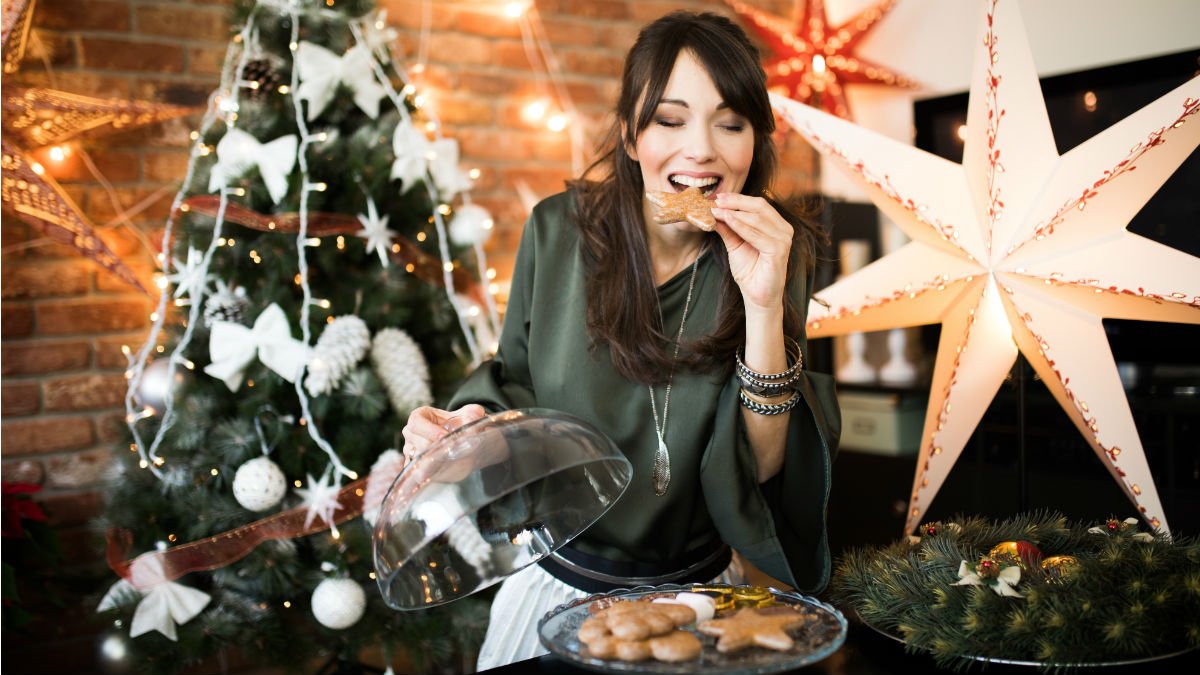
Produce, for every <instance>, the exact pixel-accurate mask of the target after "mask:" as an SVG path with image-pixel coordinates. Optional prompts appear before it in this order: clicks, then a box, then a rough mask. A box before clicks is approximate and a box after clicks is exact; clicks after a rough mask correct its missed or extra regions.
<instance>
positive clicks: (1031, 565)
mask: <svg viewBox="0 0 1200 675" xmlns="http://www.w3.org/2000/svg"><path fill="white" fill-rule="evenodd" d="M988 557H990V558H994V559H996V560H999V561H1000V562H1002V563H1006V564H1009V565H1016V566H1017V567H1020V568H1021V573H1022V574H1029V572H1030V570H1035V569H1037V567H1038V565H1039V564H1040V563H1041V562H1042V552H1041V550H1039V549H1038V547H1036V546H1034V545H1033V544H1031V543H1029V542H1027V541H1020V540H1018V541H1002V542H1000V543H999V544H996V545H995V546H993V547H992V550H991V551H988Z"/></svg>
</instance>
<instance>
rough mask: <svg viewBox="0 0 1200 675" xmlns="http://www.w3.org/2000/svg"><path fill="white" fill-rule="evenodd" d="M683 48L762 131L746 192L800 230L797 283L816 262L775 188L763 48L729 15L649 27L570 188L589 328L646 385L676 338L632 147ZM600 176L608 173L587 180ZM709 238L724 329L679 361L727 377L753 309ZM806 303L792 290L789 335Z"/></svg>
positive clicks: (657, 380)
mask: <svg viewBox="0 0 1200 675" xmlns="http://www.w3.org/2000/svg"><path fill="white" fill-rule="evenodd" d="M684 50H687V51H689V52H691V53H692V54H693V55H695V56H696V58H697V59H698V60H699V61H700V63H701V64H702V65H703V66H704V69H705V70H706V71H708V74H709V76H710V77H711V78H712V80H713V83H714V84H715V85H716V88H717V91H718V92H719V93H720V94H721V97H722V100H724V102H725V103H726V104H728V105H729V108H730V109H731V110H732V111H733V112H735V113H737V114H739V115H741V116H742V117H744V118H745V119H746V120H747V121H748V122H749V123H750V126H751V127H752V128H753V129H754V158H753V161H752V163H751V166H750V170H749V173H748V174H747V177H746V184H745V185H744V186H743V188H742V193H743V194H748V195H760V196H763V197H765V198H766V199H767V200H768V201H770V202H771V204H772V206H774V207H775V208H776V210H778V211H779V213H780V214H781V215H783V217H784V218H785V219H787V220H788V221H789V222H790V223H791V224H792V227H793V231H794V233H795V235H794V237H793V240H792V252H791V255H790V256H789V258H788V271H787V278H788V280H789V281H790V280H791V279H792V278H793V275H795V274H798V273H802V270H807V269H809V265H810V264H811V261H812V257H813V250H814V238H815V237H816V236H817V231H816V229H815V228H814V227H813V226H812V225H811V224H810V223H809V222H808V221H807V220H805V219H804V218H802V217H800V216H799V215H797V214H796V213H795V212H793V210H792V209H789V208H786V207H785V206H784V205H783V204H781V203H779V202H778V201H777V200H776V199H775V198H774V197H773V196H772V195H771V193H770V192H769V191H768V187H769V186H770V184H771V180H772V179H773V178H774V175H775V169H776V164H777V159H776V154H775V144H774V142H773V141H772V140H771V134H772V133H773V132H774V131H775V117H774V114H773V113H772V111H771V104H770V100H769V99H768V97H767V87H766V74H765V73H764V72H763V69H762V66H760V65H759V55H758V50H757V49H756V48H755V47H754V45H753V44H751V42H750V40H749V39H748V38H747V37H746V34H745V33H744V32H743V31H742V30H741V29H740V28H738V27H737V25H735V24H734V23H733V22H732V21H730V20H729V19H727V18H725V17H723V16H721V15H719V14H713V13H703V14H693V13H688V12H674V13H672V14H668V15H666V16H664V17H662V18H661V19H658V20H657V21H654V22H653V23H651V24H649V25H647V26H646V27H645V28H643V29H642V31H641V33H640V34H639V35H638V39H637V41H636V42H635V43H634V45H633V47H632V48H631V49H630V50H629V55H628V56H627V57H626V59H625V71H624V75H623V76H622V78H621V96H620V99H619V100H618V102H617V108H616V115H615V120H614V122H613V125H612V127H611V128H610V129H609V131H608V135H607V136H606V138H605V140H604V142H603V143H602V144H601V146H600V151H601V154H600V157H599V159H597V160H596V161H595V162H594V163H593V164H592V165H591V166H590V167H588V169H587V170H586V171H585V172H584V174H583V177H582V178H581V179H580V180H578V181H574V182H573V183H572V187H573V188H574V189H575V191H576V195H577V205H578V208H577V211H576V224H577V226H578V227H579V230H580V237H581V241H582V250H583V254H584V260H585V263H586V264H587V266H588V268H589V278H588V283H587V294H588V301H587V302H588V305H587V327H588V333H589V335H590V336H591V339H592V346H593V348H595V347H599V346H601V345H608V348H609V351H610V353H611V356H612V361H613V365H614V366H616V368H617V370H618V371H619V372H620V373H621V374H622V375H624V376H625V377H627V378H629V379H631V380H634V381H638V382H643V383H646V384H661V383H663V382H665V381H666V380H667V377H668V375H669V373H670V372H671V367H672V363H671V357H670V355H669V354H668V353H667V352H666V350H664V349H663V345H664V343H665V342H667V341H669V339H670V338H668V337H667V336H666V335H665V334H664V330H663V327H662V325H661V319H660V315H659V307H658V295H657V290H656V283H655V278H654V268H653V265H652V264H651V260H650V251H649V248H648V244H647V242H646V230H645V224H644V215H643V210H642V209H643V207H642V200H643V193H644V191H645V188H644V186H643V183H642V174H641V170H640V168H639V165H638V163H637V162H636V161H634V160H633V158H631V157H630V156H629V154H628V152H627V151H626V148H627V147H633V146H634V145H635V144H636V143H637V138H638V136H639V135H640V134H641V133H642V131H644V130H645V129H646V127H647V126H649V125H650V123H651V122H652V121H653V119H654V115H655V111H656V110H657V109H658V105H659V102H660V101H661V99H662V97H663V91H664V90H665V89H666V86H667V81H668V80H669V79H670V77H671V72H672V70H673V69H674V66H675V61H676V59H677V58H678V56H679V53H680V52H682V51H684ZM639 98H640V99H641V105H640V107H639V106H638V100H639ZM625 130H628V131H627V132H626V131H625ZM623 132H624V133H623ZM626 134H627V135H628V137H625V136H626ZM595 173H603V174H604V175H603V176H602V177H599V178H596V179H589V176H590V175H592V174H595ZM708 237H709V241H708V243H707V246H708V248H709V249H711V250H712V251H713V259H714V261H716V263H717V264H718V265H719V266H720V268H721V270H722V271H723V272H724V275H723V278H724V280H725V281H724V283H723V285H722V289H721V299H720V304H719V310H718V316H717V328H716V330H715V331H714V332H713V333H712V334H710V335H708V336H706V337H704V338H702V339H700V340H697V341H695V342H691V343H688V344H685V345H684V348H685V352H686V356H681V357H680V363H681V364H682V365H683V366H684V367H686V368H690V369H693V370H700V371H713V372H723V373H726V374H727V373H728V372H729V370H730V369H731V368H732V366H733V355H734V352H735V350H736V349H737V348H738V347H740V346H741V345H742V344H744V342H745V307H743V305H742V296H741V292H740V291H739V290H738V286H737V284H736V283H734V281H733V277H732V275H731V274H730V273H729V259H728V257H727V254H726V251H725V247H724V245H723V244H722V243H721V240H720V237H719V236H718V235H717V234H716V233H712V234H709V235H708ZM803 309H804V308H801V307H796V306H794V303H793V302H792V300H791V299H790V298H789V297H787V296H786V295H785V296H784V316H783V331H784V335H788V336H795V337H799V336H800V335H801V334H802V332H803V329H804V325H803V317H804V313H803Z"/></svg>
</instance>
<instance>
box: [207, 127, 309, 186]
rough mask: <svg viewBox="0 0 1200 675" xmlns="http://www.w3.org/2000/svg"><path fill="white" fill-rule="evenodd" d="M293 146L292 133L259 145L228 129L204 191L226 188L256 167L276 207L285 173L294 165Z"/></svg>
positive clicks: (248, 137)
mask: <svg viewBox="0 0 1200 675" xmlns="http://www.w3.org/2000/svg"><path fill="white" fill-rule="evenodd" d="M297 144H298V140H297V139H296V135H295V134H288V135H287V136H280V137H279V138H276V139H275V140H273V141H271V142H269V143H259V142H258V139H257V138H255V137H253V136H251V135H250V134H248V133H246V132H245V131H242V130H241V129H238V128H233V129H230V130H229V131H227V132H225V135H224V136H222V137H221V141H220V142H219V143H217V163H216V165H214V166H213V168H212V173H210V174H209V178H208V191H209V192H215V191H217V190H219V189H221V188H223V187H226V186H227V185H228V184H229V183H230V181H232V180H233V179H235V178H237V177H238V176H240V175H242V174H243V173H245V172H246V171H247V170H248V169H250V168H251V167H258V173H259V175H261V176H262V180H263V183H265V184H266V186H267V192H269V193H270V194H271V201H273V202H275V203H276V204H278V203H279V201H280V200H282V199H283V197H284V196H285V195H286V194H287V189H288V174H290V173H291V172H292V167H294V166H295V165H296V147H297Z"/></svg>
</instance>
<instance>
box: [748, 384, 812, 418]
mask: <svg viewBox="0 0 1200 675" xmlns="http://www.w3.org/2000/svg"><path fill="white" fill-rule="evenodd" d="M738 399H740V400H741V402H742V407H744V408H745V409H746V410H749V411H750V412H752V413H755V414H758V415H782V414H783V413H785V412H788V411H789V410H791V409H792V408H795V407H796V404H797V403H799V402H800V394H798V393H797V392H796V391H795V390H794V389H793V390H792V395H791V396H789V397H788V398H787V400H785V401H781V402H780V403H762V402H760V401H756V400H754V399H753V398H751V397H750V395H749V394H747V393H746V390H745V389H741V390H739V391H738Z"/></svg>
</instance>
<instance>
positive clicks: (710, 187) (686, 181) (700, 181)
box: [667, 174, 721, 197]
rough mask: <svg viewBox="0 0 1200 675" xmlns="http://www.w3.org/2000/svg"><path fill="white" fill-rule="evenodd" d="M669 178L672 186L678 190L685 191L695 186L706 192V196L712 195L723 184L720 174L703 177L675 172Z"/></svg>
mask: <svg viewBox="0 0 1200 675" xmlns="http://www.w3.org/2000/svg"><path fill="white" fill-rule="evenodd" d="M667 180H668V181H669V182H670V183H671V187H672V188H674V189H675V191H676V192H683V191H684V190H686V189H688V188H690V187H694V188H699V189H700V192H702V193H704V196H705V197H709V196H711V195H712V194H713V193H714V192H716V191H717V188H718V187H719V186H720V185H721V179H720V178H719V177H718V176H705V177H703V178H696V177H695V176H685V175H683V174H674V175H671V176H668V177H667Z"/></svg>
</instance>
